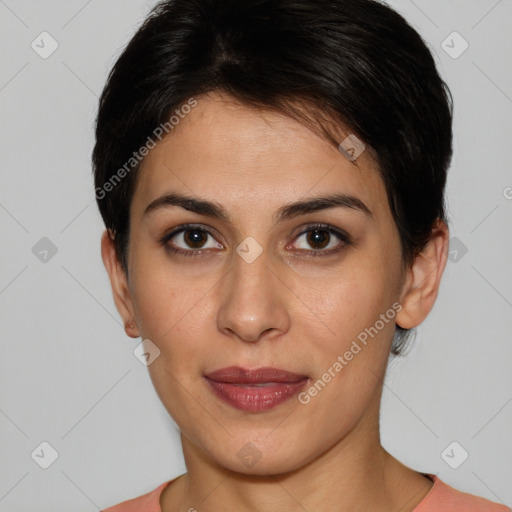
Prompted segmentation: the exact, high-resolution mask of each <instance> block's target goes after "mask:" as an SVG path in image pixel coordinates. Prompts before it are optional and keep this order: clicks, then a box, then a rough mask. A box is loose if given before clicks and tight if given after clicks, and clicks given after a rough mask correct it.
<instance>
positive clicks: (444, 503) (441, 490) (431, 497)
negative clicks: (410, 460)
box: [413, 474, 511, 512]
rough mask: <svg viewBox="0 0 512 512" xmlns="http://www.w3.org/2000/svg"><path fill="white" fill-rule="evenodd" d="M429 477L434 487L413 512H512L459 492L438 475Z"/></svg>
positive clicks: (507, 508) (503, 506)
mask: <svg viewBox="0 0 512 512" xmlns="http://www.w3.org/2000/svg"><path fill="white" fill-rule="evenodd" d="M428 476H429V477H430V478H431V479H432V480H433V481H434V485H433V486H432V488H431V489H430V491H429V492H428V494H427V495H426V496H425V498H423V500H422V501H421V503H420V504H419V505H418V506H417V507H416V508H415V509H414V511H413V512H511V509H510V508H509V507H507V506H506V505H502V504H500V503H495V502H494V501H490V500H487V499H485V498H480V497H478V496H474V495H473V494H468V493H466V492H462V491H458V490H457V489H454V488H453V487H451V486H449V485H448V484H446V483H444V482H443V481H442V480H440V479H439V478H438V477H437V476H436V475H431V474H429V475H428Z"/></svg>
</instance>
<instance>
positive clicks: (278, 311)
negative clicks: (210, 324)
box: [217, 251, 291, 343]
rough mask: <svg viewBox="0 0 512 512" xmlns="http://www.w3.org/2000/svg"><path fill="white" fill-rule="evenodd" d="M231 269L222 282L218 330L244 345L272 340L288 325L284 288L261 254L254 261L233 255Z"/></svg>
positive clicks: (264, 255) (287, 297) (288, 317)
mask: <svg viewBox="0 0 512 512" xmlns="http://www.w3.org/2000/svg"><path fill="white" fill-rule="evenodd" d="M233 259H234V262H233V267H232V268H231V270H230V271H229V272H228V274H227V275H226V276H225V278H224V279H223V280H222V282H221V284H220V286H221V292H220V294H221V301H220V306H219V310H218V316H217V324H218V329H219V330H220V331H221V332H223V333H224V334H226V335H228V336H230V337H233V338H236V339H239V340H240V341H245V342H253V343H254V342H257V341H261V340H263V339H272V338H275V337H277V336H279V335H280V334H282V333H284V332H286V331H287V330H288V329H289V326H290V316H289V311H288V308H287V302H286V301H287V300H290V297H289V295H291V294H290V291H288V294H287V293H286V291H287V288H286V286H285V284H284V283H283V281H282V280H281V279H280V278H279V277H277V274H276V271H275V270H273V269H271V268H270V265H269V261H268V258H267V254H266V253H265V251H263V253H262V254H260V255H259V256H258V257H257V258H256V259H255V260H254V261H251V262H249V261H250V260H245V259H244V258H243V257H241V256H239V255H238V254H233Z"/></svg>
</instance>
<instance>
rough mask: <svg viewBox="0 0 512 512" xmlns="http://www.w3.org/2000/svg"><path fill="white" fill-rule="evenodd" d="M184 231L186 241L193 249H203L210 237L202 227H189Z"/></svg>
mask: <svg viewBox="0 0 512 512" xmlns="http://www.w3.org/2000/svg"><path fill="white" fill-rule="evenodd" d="M183 233H184V234H183V240H184V242H185V243H186V244H187V245H188V246H189V247H191V248H193V249H201V248H202V247H203V245H204V244H205V243H206V240H207V238H208V234H207V233H206V231H203V230H201V229H187V230H185V231H183Z"/></svg>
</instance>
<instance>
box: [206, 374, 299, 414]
mask: <svg viewBox="0 0 512 512" xmlns="http://www.w3.org/2000/svg"><path fill="white" fill-rule="evenodd" d="M205 378H206V380H207V381H208V384H209V385H210V387H211V389H212V390H213V392H214V393H215V394H216V396H218V397H219V398H221V399H222V400H224V401H225V402H226V403H228V404H229V405H231V406H232V407H234V408H236V409H240V410H244V411H249V412H261V411H267V410H269V409H273V408H274V407H276V406H278V405H279V404H281V403H283V402H285V401H287V400H289V399H290V398H291V397H292V396H294V395H296V394H297V393H299V392H300V390H301V389H302V388H304V386H305V385H306V383H307V382H308V380H309V378H308V376H306V375H299V374H297V373H293V372H289V371H286V370H281V369H279V368H270V367H262V368H255V369H252V370H251V369H247V368H241V367H239V366H230V367H228V368H222V369H220V370H216V371H214V372H211V373H208V374H206V375H205Z"/></svg>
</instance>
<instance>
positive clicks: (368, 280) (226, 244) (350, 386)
mask: <svg viewBox="0 0 512 512" xmlns="http://www.w3.org/2000/svg"><path fill="white" fill-rule="evenodd" d="M197 99H198V105H197V106H196V107H195V108H193V109H192V111H191V112H190V114H188V115H187V116H185V117H184V119H183V120H181V121H180V123H179V125H178V126H177V127H176V128H175V129H174V130H173V131H172V132H171V134H170V135H169V136H167V137H166V138H165V139H164V140H163V141H162V142H161V143H159V144H158V145H157V146H156V147H155V148H154V149H153V150H152V151H151V152H150V153H149V154H148V156H147V157H146V158H145V160H144V162H143V165H142V167H141V170H140V176H139V181H138V183H137V187H136V190H135V193H134V196H133V200H132V204H131V208H130V216H131V217H130V218H131V226H130V244H129V253H128V255H129V257H128V275H126V274H125V272H123V270H122V267H121V265H120V263H119V261H118V260H117V258H116V255H115V250H114V245H113V242H112V240H111V238H110V236H109V234H108V233H107V232H106V231H105V233H104V235H103V238H102V256H103V261H104V263H105V267H106V269H107V271H108V274H109V277H110V280H111V284H112V290H113V294H114V300H115V303H116V306H117V308H118V310H119V313H120V314H121V316H122V318H123V320H124V322H125V324H126V332H127V334H128V335H129V336H131V337H134V338H135V337H139V336H140V337H142V338H143V339H150V340H151V341H152V342H153V343H154V344H155V345H156V346H157V347H158V348H159V350H160V351H161V352H160V355H159V357H157V358H156V359H155V361H154V362H153V363H152V364H150V365H149V367H148V369H149V372H150V376H151V379H152V382H153V384H154V386H155V389H156V391H157V393H158V395H159V397H160V399H161V401H162V403H163V404H164V406H165V407H166V409H167V410H168V412H169V414H170V415H171V416H172V417H173V419H174V420H175V422H176V423H177V424H178V426H179V427H180V430H181V437H182V445H183V453H184V457H185V462H186V466H187V474H185V475H183V476H181V477H180V478H179V479H178V480H177V481H176V482H174V483H173V484H172V485H170V486H168V487H167V488H166V489H165V490H164V492H163V494H162V496H161V500H160V502H161V507H162V510H163V511H164V512H171V511H174V510H183V511H186V510H190V509H194V508H195V509H197V510H200V511H201V512H209V511H215V512H219V511H232V510H238V511H256V510H257V511H260V512H274V511H278V510H279V511H280V512H283V511H285V512H286V511H292V510H293V511H296V510H304V509H305V510H318V511H324V512H330V511H336V512H340V511H349V510H350V511H354V510H358V511H367V510H368V511H370V510H371V511H374V512H375V511H394V512H396V511H397V510H400V511H401V512H406V511H410V510H413V509H414V507H415V506H416V505H417V504H418V503H419V502H420V501H421V500H422V499H423V498H424V496H425V495H426V494H427V493H428V491H429V490H430V488H431V486H432V482H431V481H430V480H429V479H427V478H426V477H425V476H423V475H422V474H421V473H418V472H416V471H413V470H412V469H410V468H408V467H406V466H404V465H403V464H401V463H400V462H399V461H398V460H396V459H395V458H394V457H392V456H391V455H390V454H389V453H388V452H386V451H385V450H384V448H383V447H382V446H381V444H380V439H379V408H380V400H381V394H382V388H383V379H384V376H385V371H386V365H387V361H388V356H389V352H390V348H391V343H392V340H393V333H394V329H395V322H396V323H398V324H399V325H401V326H402V327H404V328H412V327H415V326H417V325H419V324H420V323H421V322H422V321H423V320H424V319H425V317H426V316H427V314H428V313H429V311H430V310H431V308H432V307H433V304H434V302H435V299H436V296H437V293H438V288H439V284H440V279H441V276H442V273H443V270H444V267H445V264H446V259H447V253H448V229H447V226H446V224H444V223H443V222H441V221H439V222H437V224H436V225H435V227H434V229H433V230H432V236H431V240H430V242H429V244H428V245H427V246H426V247H425V248H424V250H423V251H422V252H421V253H420V254H419V255H418V256H417V257H416V259H415V261H414V262H413V264H412V265H411V266H410V267H408V268H406V267H404V265H403V263H402V253H401V246H400V240H399V236H398V232H397V228H396V225H395V223H394V220H393V218H392V215H391V212H390V209H389V205H388V200H387V196H386V191H385V188H384V184H383V182H382V180H381V178H380V176H379V175H378V172H377V170H376V164H375V162H374V160H373V159H372V158H371V155H370V152H369V151H365V152H363V153H362V154H361V155H360V156H359V157H358V159H357V165H354V164H353V163H352V162H350V161H349V160H348V159H347V158H346V157H345V156H344V155H343V154H342V153H341V152H340V151H339V150H337V148H335V147H334V146H333V145H332V144H329V143H328V142H327V141H325V140H324V139H323V138H320V137H319V136H317V135H316V134H314V133H313V132H312V131H310V130H309V129H308V128H306V127H305V126H303V125H302V124H300V123H299V122H297V121H295V120H292V119H290V118H289V117H286V116H283V115H281V114H279V113H276V112H272V111H262V110H256V109H253V108H250V107H247V106H244V105H242V104H239V103H237V102H235V101H234V100H233V99H230V98H229V97H228V96H225V95H222V94H218V93H215V94H213V93H211V94H208V95H205V96H202V97H199V98H197ZM347 134H348V133H340V141H341V140H343V138H344V137H345V136H346V135H347ZM171 191H172V192H179V193H182V194H187V195H190V196H192V197H194V198H196V199H197V198H201V199H206V200H209V201H215V202H217V203H219V204H220V205H222V207H223V208H224V209H225V210H226V212H227V213H228V215H229V216H230V219H231V221H230V222H228V221H225V220H221V219H215V218H212V217H209V216H206V215H201V214H198V213H194V212H190V211H188V210H186V209H184V208H181V207H179V206H170V207H167V208H161V209H158V210H154V211H153V212H151V213H149V214H147V215H144V210H145V209H146V207H147V206H148V205H149V204H150V203H151V202H152V201H154V200H155V199H157V198H158V197H160V196H161V195H163V194H164V193H168V192H171ZM334 192H337V193H348V194H351V195H353V196H356V197H357V198H359V199H360V200H361V201H362V202H364V204H365V205H366V206H367V207H368V208H369V209H370V210H371V212H372V214H371V215H367V214H365V213H364V212H362V211H360V210H357V209H351V208H343V207H335V208H329V209H324V210H320V211H316V212H312V213H307V214H303V215H301V216H299V217H297V218H292V219H288V220H285V221H282V222H280V223H277V224H276V223H275V222H274V220H273V214H274V212H276V211H277V210H278V209H279V208H281V207H282V206H284V205H286V204H288V203H291V202H294V201H297V200H304V199H308V198H311V197H318V196H326V195H329V194H332V193H334ZM317 222H319V223H326V224H329V225H331V226H332V227H334V228H338V229H341V230H344V231H346V232H347V233H348V234H349V236H350V237H351V239H352V243H351V244H348V245H347V244H344V242H342V241H340V240H338V238H337V237H336V236H335V235H334V233H331V236H330V238H329V234H328V232H327V233H326V232H325V231H322V233H323V235H324V236H326V237H327V239H328V243H325V244H324V245H327V248H322V247H323V245H322V243H320V244H318V242H317V244H318V245H316V246H315V239H314V238H311V236H309V237H308V234H307V233H306V234H302V235H301V234H300V233H302V232H303V231H304V230H305V229H306V228H307V227H308V225H310V224H312V223H317ZM186 223H194V224H201V227H203V228H204V229H207V230H208V231H210V233H211V235H207V234H203V239H202V240H201V239H200V241H199V243H198V244H197V245H193V243H191V240H190V239H186V238H184V237H183V233H181V234H178V235H176V236H174V237H173V238H172V239H171V240H170V241H168V242H167V244H168V245H171V246H172V245H174V246H175V247H176V246H177V247H178V248H181V249H183V250H189V251H196V255H192V256H190V257H188V256H183V255H179V254H173V253H170V252H168V251H167V250H166V249H165V246H164V245H163V244H162V243H161V242H160V240H161V238H162V237H163V236H164V235H165V234H166V233H170V232H171V230H172V229H173V228H177V227H179V226H182V225H183V224H186ZM188 234H189V235H190V232H188ZM246 237H252V238H254V239H255V240H256V241H257V243H258V244H259V246H260V247H261V249H262V253H261V254H260V255H259V256H258V257H257V258H256V259H255V260H254V261H253V262H252V263H248V262H247V261H245V260H244V259H243V258H242V257H241V256H239V254H238V253H237V252H236V250H235V249H236V248H237V246H239V245H240V244H241V242H242V241H243V240H244V239H245V238H246ZM187 240H188V242H189V243H188V244H187ZM192 240H193V239H192ZM203 245H204V247H205V248H203V249H201V247H202V246H203ZM319 246H320V249H319V248H318V247H319ZM194 247H196V248H194ZM337 247H338V248H340V251H339V252H336V253H333V254H330V255H326V256H317V257H315V258H313V257H311V256H310V257H308V256H307V253H308V252H313V251H315V249H316V251H317V252H321V251H328V250H329V249H330V248H337ZM197 251H201V253H202V256H197ZM394 303H399V304H400V305H401V307H402V309H401V310H400V312H399V313H398V314H397V315H396V317H395V318H394V319H393V320H391V321H389V322H388V323H386V324H385V326H384V328H382V329H381V330H380V331H379V333H378V335H376V336H375V337H374V338H369V341H368V343H367V345H366V346H364V347H363V348H362V350H361V351H360V352H358V353H357V355H355V356H354V357H353V359H352V360H351V361H350V362H348V364H347V365H346V366H344V368H343V370H342V371H340V372H339V373H338V374H337V375H336V377H334V378H332V380H331V381H330V382H329V383H328V384H327V385H326V386H325V387H324V388H323V389H322V390H321V391H320V392H319V393H318V394H317V395H316V396H314V397H312V398H311V400H310V401H309V403H307V404H301V403H299V402H298V400H297V399H296V398H292V399H291V400H288V401H287V402H285V403H283V404H280V405H279V406H277V407H275V408H273V409H271V410H269V411H266V412H259V413H250V412H244V411H240V410H237V409H234V408H232V407H231V406H229V405H228V404H226V403H224V402H223V401H221V400H220V399H218V398H217V397H216V396H215V395H214V394H213V393H212V391H211V390H210V388H209V386H208V385H207V382H206V381H205V379H204V377H203V375H204V373H206V372H210V371H213V370H217V369H220V368H223V367H226V366H231V365H239V366H244V367H248V368H256V367H261V366H273V367H276V368H281V369H285V370H288V371H292V372H295V373H298V374H303V375H307V376H308V377H309V378H310V382H311V383H314V382H316V381H317V380H318V379H319V378H321V376H322V375H323V374H324V373H325V372H326V371H327V369H328V368H329V367H332V366H333V363H334V362H335V361H336V360H337V357H338V356H339V355H343V354H344V353H345V352H346V351H347V350H348V349H349V348H350V346H351V343H352V341H353V340H354V339H356V338H357V335H358V334H359V333H361V332H362V331H364V329H365V328H368V327H370V326H373V325H375V323H376V321H377V320H378V319H379V318H380V315H381V314H383V313H385V312H386V311H387V310H388V309H390V308H391V307H392V305H393V304H394ZM130 324H133V325H130ZM306 389H307V388H306ZM247 443H252V445H254V446H255V447H256V449H257V451H258V452H259V454H260V455H261V458H260V459H259V460H258V462H257V463H256V464H254V465H253V466H251V467H248V466H246V465H245V464H244V463H243V461H242V460H241V458H239V457H238V456H237V452H238V451H239V450H240V449H241V448H242V447H244V445H246V444H247ZM302 507H303V508H302Z"/></svg>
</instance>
